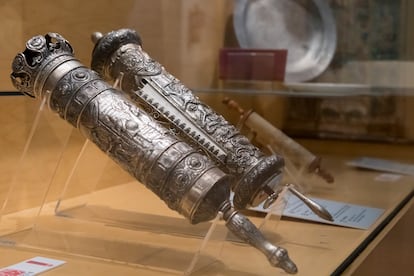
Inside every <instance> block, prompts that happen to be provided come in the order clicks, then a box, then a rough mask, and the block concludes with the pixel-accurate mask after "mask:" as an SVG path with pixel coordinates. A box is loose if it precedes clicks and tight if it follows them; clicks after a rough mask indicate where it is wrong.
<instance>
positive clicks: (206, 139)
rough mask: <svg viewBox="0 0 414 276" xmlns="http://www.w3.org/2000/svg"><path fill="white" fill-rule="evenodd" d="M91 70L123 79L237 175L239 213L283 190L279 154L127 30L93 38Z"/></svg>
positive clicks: (140, 99) (142, 102)
mask: <svg viewBox="0 0 414 276" xmlns="http://www.w3.org/2000/svg"><path fill="white" fill-rule="evenodd" d="M93 39H94V41H95V43H96V44H95V48H94V50H93V53H92V68H93V69H94V70H95V71H97V72H98V73H99V74H101V75H102V76H103V77H104V78H105V79H107V80H112V81H114V80H116V79H117V78H119V76H122V80H121V83H120V87H121V89H122V90H123V91H125V92H126V93H127V94H128V95H129V96H130V98H131V99H133V100H134V101H136V102H137V103H138V105H139V106H142V107H143V108H144V109H145V110H148V111H149V113H150V114H152V115H153V116H154V117H157V118H159V120H163V121H164V122H166V123H168V124H169V125H170V126H171V128H174V129H176V130H178V132H179V133H180V134H181V135H182V136H183V137H185V139H186V140H187V141H189V142H190V143H192V144H195V145H197V146H199V147H200V148H202V149H203V150H204V151H205V152H207V153H208V154H209V156H211V157H212V158H214V159H215V160H216V161H217V162H218V163H219V164H220V167H221V168H222V169H224V170H225V171H227V172H228V173H230V174H231V175H233V176H234V178H235V181H234V183H233V184H232V190H233V192H234V199H233V203H234V206H235V207H236V208H238V209H244V208H246V207H247V206H249V205H253V206H256V205H258V204H259V203H261V202H263V201H264V200H266V205H270V203H271V202H273V201H274V200H275V199H276V198H277V195H278V193H279V192H280V191H281V189H282V187H281V185H280V178H281V171H282V168H283V166H284V161H283V158H282V157H281V156H278V155H271V156H265V155H264V154H263V153H262V152H261V151H260V150H259V149H258V148H256V147H255V146H253V145H252V144H251V143H250V141H249V140H248V139H247V138H246V137H245V136H243V135H241V134H240V132H239V131H238V130H237V128H236V127H234V126H233V125H232V124H230V123H229V122H227V121H226V120H225V119H224V118H223V117H222V116H221V115H219V114H217V113H216V112H215V111H213V110H212V109H211V108H210V107H209V106H207V105H206V104H204V103H202V102H201V101H200V100H199V99H198V98H197V97H196V96H195V95H194V94H193V93H192V91H190V90H189V89H188V88H187V87H185V86H184V85H183V84H182V83H181V82H180V81H179V80H178V79H176V78H175V77H174V76H172V75H171V74H169V73H168V72H167V71H166V70H165V68H164V67H163V66H161V64H159V63H158V62H156V61H155V60H153V59H152V58H151V57H150V56H149V55H148V54H147V53H146V52H145V51H143V49H142V47H141V39H140V37H139V36H138V34H137V33H136V32H135V31H133V30H129V29H121V30H118V31H113V32H110V33H108V34H106V35H105V36H103V35H102V34H100V33H95V34H93Z"/></svg>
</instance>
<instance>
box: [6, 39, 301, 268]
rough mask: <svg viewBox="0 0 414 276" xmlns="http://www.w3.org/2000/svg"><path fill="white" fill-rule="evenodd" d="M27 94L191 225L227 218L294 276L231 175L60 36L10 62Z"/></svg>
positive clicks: (34, 43)
mask: <svg viewBox="0 0 414 276" xmlns="http://www.w3.org/2000/svg"><path fill="white" fill-rule="evenodd" d="M12 70H13V72H12V74H11V79H12V82H13V84H14V85H15V87H16V88H17V89H18V90H20V91H21V92H23V93H25V94H28V95H30V96H32V97H35V98H44V97H46V98H47V102H48V105H49V107H50V109H51V110H52V111H53V112H56V113H58V114H59V116H60V117H62V118H63V119H65V120H66V121H68V122H69V123H70V124H72V125H73V126H74V127H76V128H78V129H80V131H81V132H82V134H83V135H84V136H85V137H86V138H88V139H89V140H91V141H92V142H93V143H94V144H95V145H96V146H98V147H99V148H100V149H101V150H102V151H103V152H105V153H106V154H107V155H108V156H110V157H111V158H112V159H113V160H114V161H115V162H117V163H118V164H119V165H120V166H121V167H122V168H123V169H125V170H126V171H127V172H129V173H130V174H131V175H133V176H134V177H135V178H136V179H137V180H139V181H140V182H141V183H143V184H144V185H146V187H148V188H149V189H150V190H152V191H153V192H154V193H155V194H156V195H157V196H159V197H160V198H161V199H162V200H163V201H164V202H165V203H166V204H167V205H168V206H169V208H171V209H173V210H175V211H177V212H179V213H181V214H182V215H183V216H185V217H186V218H187V219H189V221H190V222H191V223H199V222H202V221H207V220H211V219H213V218H215V217H216V216H217V214H218V213H222V214H223V218H224V220H225V221H226V226H227V227H228V228H229V229H230V230H231V231H232V232H233V233H234V234H235V235H237V236H238V237H240V238H241V239H243V240H244V241H246V242H247V243H249V244H251V245H252V246H254V247H256V248H257V249H259V250H260V251H261V252H263V253H264V254H265V255H266V256H267V258H268V260H269V262H270V263H271V265H273V266H277V267H281V268H283V269H284V270H285V271H287V272H288V273H296V271H297V268H296V266H295V264H294V263H293V262H292V261H291V260H290V259H289V257H288V255H287V251H286V250H285V249H283V248H280V247H277V246H275V245H272V244H271V243H269V242H268V241H267V240H266V239H265V238H264V236H263V235H262V234H261V233H260V231H259V230H258V229H257V228H256V227H255V226H254V224H252V223H251V222H250V221H249V220H248V219H247V218H246V217H244V216H243V215H241V214H239V213H238V212H237V211H235V210H234V209H233V207H232V206H231V203H230V200H229V194H230V178H229V176H228V175H226V174H225V173H224V172H223V171H222V170H221V169H220V168H218V167H217V166H216V164H215V163H214V162H213V161H212V160H211V159H209V158H207V157H206V156H205V155H202V154H200V152H199V149H198V148H194V147H192V146H190V145H189V144H188V143H186V142H184V141H181V140H180V139H178V137H177V136H176V135H174V134H172V133H171V131H170V130H169V129H167V128H165V127H163V126H162V125H161V124H159V122H157V121H156V120H154V119H153V118H152V117H151V116H149V115H148V114H147V113H146V112H145V111H144V110H142V109H140V108H139V107H137V105H135V104H134V103H133V102H131V100H130V99H129V98H127V97H125V96H124V94H123V93H121V92H120V91H118V90H116V89H114V88H112V86H110V85H109V84H107V83H106V82H105V81H103V80H102V79H101V78H100V77H99V76H98V74H97V73H95V72H94V71H92V70H90V69H88V68H86V67H85V66H83V65H82V64H81V63H80V62H79V61H78V60H76V59H75V58H74V56H73V50H72V47H71V46H70V44H69V43H68V42H67V41H66V40H65V39H64V38H63V37H62V36H60V35H58V34H55V33H49V34H47V35H45V36H35V37H33V38H32V39H30V40H29V41H28V42H27V44H26V50H25V51H24V52H22V53H19V54H18V55H17V56H16V57H15V59H14V61H13V64H12Z"/></svg>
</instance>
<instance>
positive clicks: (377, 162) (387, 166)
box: [347, 157, 414, 176]
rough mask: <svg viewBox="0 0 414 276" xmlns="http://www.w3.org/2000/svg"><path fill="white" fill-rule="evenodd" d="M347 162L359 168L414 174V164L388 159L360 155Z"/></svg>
mask: <svg viewBox="0 0 414 276" xmlns="http://www.w3.org/2000/svg"><path fill="white" fill-rule="evenodd" d="M347 164H348V165H349V166H353V167H357V168H363V169H370V170H376V171H383V172H390V173H398V174H404V175H413V176H414V165H412V164H407V163H401V162H396V161H391V160H387V159H380V158H372V157H360V158H357V159H354V160H351V161H349V162H347Z"/></svg>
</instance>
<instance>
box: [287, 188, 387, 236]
mask: <svg viewBox="0 0 414 276" xmlns="http://www.w3.org/2000/svg"><path fill="white" fill-rule="evenodd" d="M312 200H314V201H315V202H317V203H319V204H320V205H322V206H323V207H324V208H326V210H328V211H329V213H330V214H331V215H332V217H333V218H334V221H333V222H330V221H327V220H324V219H322V218H320V217H318V216H317V215H315V214H314V213H313V212H312V211H311V210H310V209H309V208H308V207H307V206H306V205H305V204H304V203H303V202H302V201H301V200H300V199H298V198H297V197H295V196H293V195H290V196H289V197H288V200H287V203H286V207H285V208H284V210H283V216H285V217H292V218H298V219H304V220H309V221H316V222H323V223H327V224H334V225H339V226H345V227H351V228H358V229H368V228H369V227H370V226H371V225H372V224H373V223H374V222H375V221H376V220H377V219H378V218H379V217H380V216H381V215H382V214H383V213H384V209H379V208H372V207H367V206H362V205H355V204H349V203H343V202H338V201H331V200H325V199H318V198H312Z"/></svg>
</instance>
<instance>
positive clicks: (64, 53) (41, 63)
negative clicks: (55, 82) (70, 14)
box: [10, 33, 74, 97]
mask: <svg viewBox="0 0 414 276" xmlns="http://www.w3.org/2000/svg"><path fill="white" fill-rule="evenodd" d="M69 59H74V58H73V49H72V46H71V45H70V44H69V42H68V41H67V40H66V39H64V38H63V37H62V36H61V35H59V34H57V33H48V34H46V35H45V36H41V35H38V36H34V37H32V38H31V39H30V40H29V41H27V43H26V49H25V50H24V51H23V52H21V53H19V54H17V56H16V57H15V58H14V60H13V64H12V70H13V72H12V74H11V75H10V77H11V80H12V83H13V85H14V86H15V87H16V88H17V89H18V90H19V91H20V92H22V93H25V94H27V95H29V96H31V97H41V96H42V95H41V92H42V90H43V86H44V85H45V83H46V80H47V78H48V76H49V75H50V74H51V73H52V72H53V70H54V68H56V66H55V65H58V64H61V63H63V62H65V61H67V60H69Z"/></svg>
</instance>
